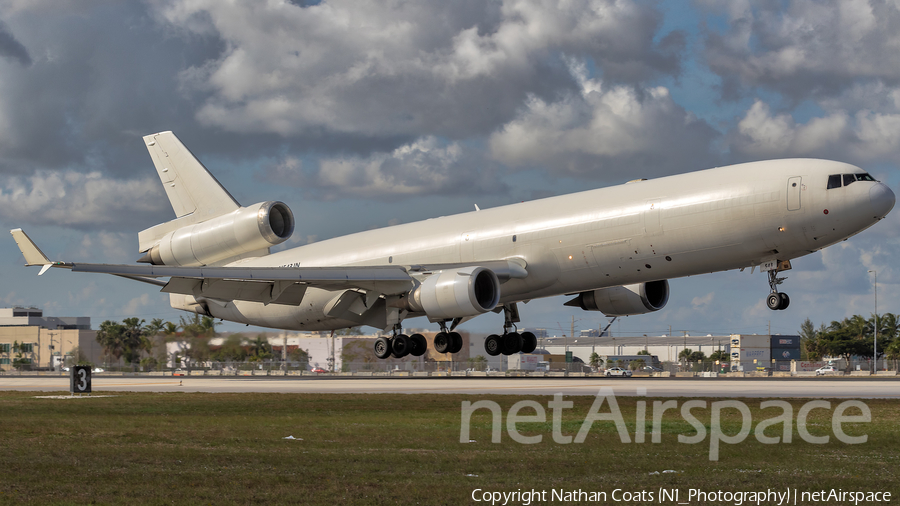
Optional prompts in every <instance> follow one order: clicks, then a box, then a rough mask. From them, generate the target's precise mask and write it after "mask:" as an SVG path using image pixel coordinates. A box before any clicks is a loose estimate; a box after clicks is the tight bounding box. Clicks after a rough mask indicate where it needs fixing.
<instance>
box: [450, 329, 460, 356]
mask: <svg viewBox="0 0 900 506" xmlns="http://www.w3.org/2000/svg"><path fill="white" fill-rule="evenodd" d="M449 336H450V350H449V351H450V353H459V352H460V351H461V350H462V347H463V338H462V336H461V335H459V332H451V333H450V334H449Z"/></svg>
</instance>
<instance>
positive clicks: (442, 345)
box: [434, 322, 463, 353]
mask: <svg viewBox="0 0 900 506" xmlns="http://www.w3.org/2000/svg"><path fill="white" fill-rule="evenodd" d="M462 347H463V338H462V336H461V335H459V332H447V323H446V322H441V331H440V332H438V333H437V335H435V336H434V351H436V352H438V353H459V352H460V351H461V350H462Z"/></svg>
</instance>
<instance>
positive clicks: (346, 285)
mask: <svg viewBox="0 0 900 506" xmlns="http://www.w3.org/2000/svg"><path fill="white" fill-rule="evenodd" d="M144 142H145V143H146V145H147V148H148V149H149V151H150V156H151V158H152V159H153V164H154V165H155V166H156V171H157V173H158V174H159V177H160V179H161V180H162V183H163V186H164V187H165V190H166V194H167V195H168V197H169V201H170V202H171V204H172V207H173V208H174V210H175V214H176V216H177V218H176V219H174V220H172V221H169V222H166V223H162V224H160V225H157V226H155V227H151V228H149V229H147V230H144V231H143V232H140V234H139V235H138V237H139V242H140V251H141V252H142V253H145V255H144V257H143V258H141V259H140V260H138V262H142V263H145V264H150V265H105V264H85V263H80V262H52V261H50V260H49V259H48V258H47V256H46V255H44V254H43V253H42V252H41V251H40V249H39V248H38V247H37V246H36V245H35V244H34V243H33V242H32V241H31V239H30V238H29V237H28V236H27V235H26V234H25V232H23V231H22V230H21V229H15V230H12V235H13V236H14V238H15V239H16V242H17V243H18V245H19V248H20V249H21V250H22V253H23V254H24V256H25V260H26V262H27V264H26V265H34V266H42V269H41V274H43V273H44V272H46V271H47V269H49V268H50V267H64V268H67V269H72V270H73V271H82V272H100V273H108V274H114V275H117V276H122V277H126V278H130V279H135V280H138V281H143V282H147V283H151V284H154V285H157V286H161V287H162V291H163V292H167V293H169V294H170V295H169V297H170V301H171V305H172V307H173V308H176V309H181V310H184V311H192V312H196V313H200V314H203V315H209V316H212V317H215V318H221V319H223V320H229V321H234V322H241V323H247V324H253V325H259V326H264V327H274V328H280V329H291V330H334V329H339V328H345V327H351V326H357V325H368V326H372V327H377V328H382V329H385V330H388V329H392V330H393V333H392V336H393V337H391V338H386V337H382V338H379V339H377V340H376V342H375V354H376V355H377V356H378V357H379V358H387V357H388V356H390V355H393V356H395V357H402V356H405V355H407V354H410V353H411V354H413V355H416V356H418V355H422V354H423V353H425V351H426V349H427V344H426V340H425V338H424V337H423V336H422V335H421V334H413V335H412V336H407V335H405V334H403V333H402V330H401V329H402V327H401V323H402V322H403V320H404V319H406V318H411V317H417V316H426V317H428V319H429V320H430V321H431V322H434V323H438V324H439V325H440V327H441V332H440V333H439V334H437V336H436V337H435V339H434V347H435V350H436V351H437V352H439V353H447V352H449V353H456V352H458V351H459V350H460V349H461V347H462V339H461V337H460V335H459V334H458V333H457V332H454V331H453V330H454V329H455V328H456V327H457V326H458V325H459V324H460V323H462V322H465V321H467V320H469V319H471V318H474V317H475V316H478V315H480V314H483V313H486V312H488V311H494V312H498V313H499V312H500V311H503V313H504V316H505V323H504V326H503V333H502V334H501V335H491V336H488V337H487V339H486V340H485V344H484V346H485V350H486V351H487V353H488V354H490V355H498V354H500V353H504V354H512V353H516V352H518V351H524V352H530V351H533V350H534V348H535V345H536V339H535V336H534V335H533V334H531V333H529V332H523V333H521V334H520V333H518V332H516V330H515V323H517V322H518V321H519V317H518V310H517V306H516V303H518V302H528V301H530V300H532V299H535V298H538V297H550V296H553V295H561V294H570V295H574V296H575V297H574V298H573V299H571V300H569V301H568V302H566V305H568V306H576V307H581V308H582V309H584V310H587V311H602V312H603V313H604V314H606V315H608V316H621V315H636V314H642V313H647V312H651V311H657V310H659V309H661V308H662V307H663V306H665V305H666V302H667V301H668V298H669V284H668V282H667V279H669V278H677V277H682V276H691V275H695V274H703V273H707V272H716V271H724V270H727V269H742V270H743V269H744V268H745V267H751V272H753V270H754V269H755V268H756V267H759V268H760V271H764V272H767V273H768V279H769V288H770V293H769V295H768V297H767V300H766V303H767V305H768V306H769V308H771V309H784V308H786V307H787V306H788V303H789V302H790V299H789V298H788V296H787V294H785V293H783V292H779V291H778V285H779V284H781V282H782V281H783V280H784V278H780V277H778V273H779V272H780V271H784V270H787V269H790V268H791V264H790V260H791V259H793V258H797V257H800V256H803V255H807V254H809V253H812V252H814V251H817V250H819V249H822V248H824V247H826V246H828V245H831V244H835V243H837V242H839V241H843V240H846V239H847V238H848V237H850V236H853V235H855V234H857V233H859V232H861V231H863V230H865V229H867V228H869V227H870V226H872V225H874V224H875V223H876V222H878V220H880V219H882V218H884V217H885V215H886V214H887V213H888V212H889V211H890V210H891V209H892V208H893V206H894V201H895V198H894V193H893V192H892V191H891V190H890V189H889V188H888V187H887V186H886V185H884V184H883V183H880V182H878V181H875V180H874V179H873V178H872V177H871V176H870V175H869V174H867V173H866V172H865V171H863V170H862V169H860V168H858V167H854V166H852V165H848V164H846V163H840V162H833V161H827V160H815V159H787V160H771V161H763V162H754V163H745V164H740V165H733V166H730V167H721V168H716V169H709V170H703V171H699V172H692V173H689V174H682V175H677V176H669V177H663V178H659V179H654V180H643V179H640V180H635V181H631V182H629V183H626V184H624V185H619V186H614V187H610V188H602V189H597V190H590V191H585V192H581V193H575V194H572V195H564V196H559V197H552V198H546V199H541V200H536V201H533V202H523V203H520V204H513V205H508V206H503V207H497V208H494V209H484V210H477V208H476V211H472V212H469V213H464V214H458V215H455V216H446V217H441V218H434V219H430V220H426V221H420V222H416V223H409V224H405V225H398V226H394V227H389V228H382V229H378V230H370V231H367V232H360V233H357V234H352V235H348V236H344V237H338V238H334V239H329V240H326V241H321V242H317V243H313V244H309V245H306V246H301V247H298V248H293V249H289V250H285V251H280V252H278V253H272V254H270V253H269V247H270V246H274V245H277V244H280V243H282V242H284V241H285V240H287V239H288V238H289V237H290V236H291V233H292V232H293V230H294V216H293V214H292V213H291V211H290V209H289V208H288V206H287V205H285V204H284V203H282V202H263V203H260V204H255V205H252V206H248V207H241V206H240V204H238V203H237V201H235V199H234V198H233V197H232V196H231V195H230V194H229V193H228V191H226V190H225V188H223V187H222V186H221V185H220V184H219V182H218V181H216V179H215V178H214V177H213V176H212V175H211V174H210V173H209V172H208V171H207V170H206V168H205V167H204V166H203V165H202V164H201V163H200V162H199V161H198V160H197V159H196V158H195V157H194V156H193V155H192V154H191V153H190V151H188V149H187V148H185V147H184V145H183V144H182V143H181V142H180V141H179V140H178V139H177V138H176V137H175V135H174V134H172V133H171V132H162V133H158V134H154V135H149V136H147V137H144ZM159 278H168V280H167V281H166V280H161V279H159ZM448 326H449V328H448Z"/></svg>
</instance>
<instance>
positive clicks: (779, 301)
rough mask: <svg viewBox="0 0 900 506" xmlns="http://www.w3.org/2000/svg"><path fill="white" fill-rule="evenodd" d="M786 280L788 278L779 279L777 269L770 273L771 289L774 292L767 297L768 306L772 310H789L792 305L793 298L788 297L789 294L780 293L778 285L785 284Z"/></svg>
mask: <svg viewBox="0 0 900 506" xmlns="http://www.w3.org/2000/svg"><path fill="white" fill-rule="evenodd" d="M785 279H787V278H779V277H778V270H777V269H773V270H771V271H769V289H770V290H771V291H772V292H771V293H770V294H769V296H768V297H766V305H767V306H769V309H771V310H779V309H787V307H788V305H790V303H791V298H790V297H788V294H786V293H782V292H779V291H778V285H780V284H781V283H784V280H785Z"/></svg>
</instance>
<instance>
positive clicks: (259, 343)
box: [250, 334, 272, 360]
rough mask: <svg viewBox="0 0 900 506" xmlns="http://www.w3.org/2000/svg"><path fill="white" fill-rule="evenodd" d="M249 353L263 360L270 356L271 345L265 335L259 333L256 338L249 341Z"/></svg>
mask: <svg viewBox="0 0 900 506" xmlns="http://www.w3.org/2000/svg"><path fill="white" fill-rule="evenodd" d="M250 355H251V356H253V357H256V359H257V360H265V359H267V358H271V356H272V346H271V345H270V344H269V341H268V340H267V339H266V336H264V335H262V334H260V335H258V336H256V339H254V340H253V341H250Z"/></svg>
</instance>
